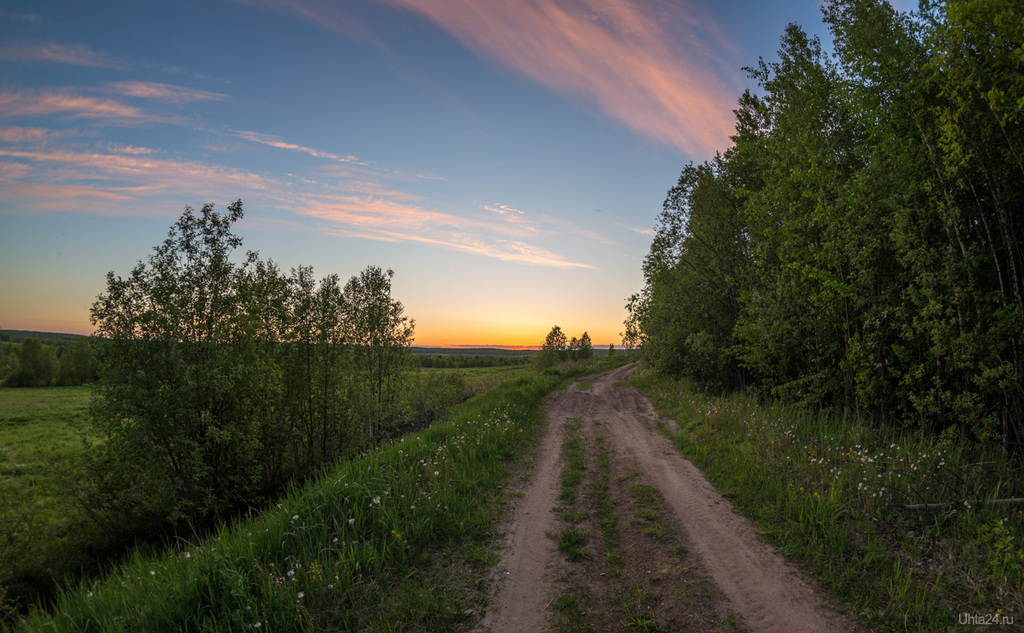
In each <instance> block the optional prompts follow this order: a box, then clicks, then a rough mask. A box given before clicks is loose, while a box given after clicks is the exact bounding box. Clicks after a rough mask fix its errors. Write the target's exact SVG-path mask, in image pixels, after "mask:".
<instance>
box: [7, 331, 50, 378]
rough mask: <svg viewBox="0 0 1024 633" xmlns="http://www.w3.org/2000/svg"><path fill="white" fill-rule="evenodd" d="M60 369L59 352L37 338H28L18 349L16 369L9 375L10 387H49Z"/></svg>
mask: <svg viewBox="0 0 1024 633" xmlns="http://www.w3.org/2000/svg"><path fill="white" fill-rule="evenodd" d="M59 371H60V365H59V363H58V361H57V353H56V350H54V349H53V348H52V347H50V346H48V345H43V344H42V343H40V342H39V339H36V338H31V337H30V338H26V339H25V340H24V341H22V343H21V347H20V349H19V350H18V363H17V366H16V369H14V370H13V371H12V372H11V374H10V375H9V376H8V377H7V381H6V383H5V384H6V385H7V386H8V387H49V386H50V385H52V384H53V383H54V382H55V381H56V380H57V376H58V374H59Z"/></svg>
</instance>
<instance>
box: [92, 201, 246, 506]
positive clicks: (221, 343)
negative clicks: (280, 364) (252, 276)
mask: <svg viewBox="0 0 1024 633" xmlns="http://www.w3.org/2000/svg"><path fill="white" fill-rule="evenodd" d="M241 217H242V204H241V201H238V202H235V203H233V204H231V205H230V206H229V207H228V212H227V213H226V214H223V215H222V214H219V213H216V212H215V211H214V210H213V206H212V205H206V206H204V207H203V209H202V211H201V213H200V214H199V215H196V214H194V213H193V211H192V209H191V208H188V207H186V209H185V212H184V213H183V214H182V216H181V217H180V218H179V219H178V221H177V222H176V223H175V224H174V225H173V227H172V228H171V231H170V233H169V235H168V238H167V239H166V240H165V241H164V243H163V244H161V245H160V246H158V247H157V248H156V249H154V253H153V254H152V255H151V256H150V258H149V261H148V264H146V263H142V262H140V263H139V264H138V265H137V266H136V267H135V268H134V269H133V270H132V272H131V274H130V276H129V277H128V278H121V277H118V276H115V275H114V273H112V272H111V273H109V274H108V275H107V290H106V292H105V293H103V294H101V295H100V296H99V298H98V299H97V301H96V303H94V304H93V307H92V321H93V323H94V324H95V325H96V328H97V331H96V333H97V336H98V337H99V338H101V339H102V340H104V344H103V345H102V346H101V347H100V365H101V374H100V377H101V380H100V383H99V386H98V389H97V392H96V396H95V398H94V400H93V419H94V423H95V426H96V432H97V434H98V435H99V436H100V437H101V438H102V442H101V443H99V444H98V445H96V446H94V447H93V450H92V452H91V460H90V465H91V468H92V470H93V472H94V473H95V475H96V479H95V481H96V482H98V483H99V484H100V487H99V489H97V491H96V492H97V498H96V500H97V501H99V502H102V503H103V504H104V505H106V506H107V507H108V508H109V509H110V510H111V511H113V512H125V513H127V514H129V515H132V516H137V517H139V518H143V519H145V520H150V521H154V522H163V521H167V520H169V521H170V522H171V523H173V524H178V525H185V524H188V525H192V526H199V525H202V524H204V523H206V522H208V521H209V520H210V519H212V518H214V517H217V516H222V515H224V514H225V513H226V512H229V511H231V510H233V509H234V508H237V507H240V506H242V505H243V504H246V503H248V502H250V501H252V500H253V499H254V494H255V493H256V491H257V488H258V485H259V466H258V464H257V461H256V458H257V455H258V453H259V451H258V450H257V449H258V447H257V446H256V444H255V443H256V440H257V437H258V434H255V433H253V432H252V431H253V428H252V420H251V418H250V414H251V413H252V411H253V410H254V405H259V404H263V403H264V402H263V400H262V396H261V389H263V388H264V387H265V381H264V380H263V376H262V375H261V372H260V366H261V365H262V364H263V363H264V362H265V361H261V360H260V359H258V358H257V357H256V354H257V352H258V349H257V348H255V347H253V346H249V345H238V344H232V343H239V342H242V341H245V340H249V332H251V331H252V330H253V329H254V328H256V327H258V326H256V325H254V324H252V323H250V322H249V318H248V317H249V315H247V314H246V313H245V311H244V309H243V308H244V307H245V303H244V298H245V295H244V293H240V292H239V291H238V290H239V287H240V286H241V285H242V281H243V280H244V278H245V276H246V274H247V273H248V272H249V269H250V268H251V267H252V265H253V263H254V262H255V260H256V255H255V254H254V253H250V254H249V255H248V256H247V257H246V259H245V261H244V262H243V264H241V265H237V264H234V263H233V262H232V261H231V259H230V257H231V254H232V252H233V251H234V250H236V249H237V248H238V247H240V246H241V242H242V240H241V238H240V237H238V236H236V235H234V234H233V233H232V232H231V226H232V224H234V223H235V222H236V221H238V220H239V219H240V218H241ZM140 515H141V516H140Z"/></svg>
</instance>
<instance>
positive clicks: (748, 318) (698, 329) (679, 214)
mask: <svg viewBox="0 0 1024 633" xmlns="http://www.w3.org/2000/svg"><path fill="white" fill-rule="evenodd" d="M824 16H825V21H826V22H827V24H828V26H829V28H830V29H831V31H832V33H833V35H834V41H835V50H836V58H835V61H833V60H831V59H829V58H828V57H826V56H825V55H824V54H823V53H822V50H821V45H820V43H819V42H818V41H817V40H816V39H813V38H810V37H808V36H807V34H806V33H805V32H804V31H803V30H802V29H801V28H800V27H798V26H796V25H790V26H789V27H788V28H787V29H786V32H785V34H784V35H783V37H782V39H781V48H780V50H779V61H777V62H771V63H769V62H765V61H763V60H762V61H761V62H760V63H759V64H758V65H757V66H756V67H754V68H752V69H748V70H749V72H750V75H751V77H752V78H753V79H754V80H756V81H757V83H758V86H759V91H758V92H757V93H756V94H755V93H753V92H747V93H744V94H743V95H742V96H741V98H740V102H739V108H738V109H737V111H736V114H737V125H736V134H735V136H734V137H733V140H734V141H735V145H734V146H733V147H732V148H730V149H729V150H728V151H727V152H726V153H725V154H724V155H723V156H719V157H716V158H715V159H714V160H712V161H710V162H708V163H705V164H703V165H700V166H693V165H690V166H688V167H686V168H685V169H684V170H683V172H682V175H681V176H680V179H679V183H678V184H677V186H676V187H674V188H673V189H672V190H670V191H669V195H668V198H667V199H666V202H665V209H664V212H663V213H662V215H661V217H660V218H659V222H658V233H657V235H656V237H655V239H654V242H653V244H652V246H651V252H650V254H649V255H648V257H647V259H646V260H645V262H644V275H645V281H646V284H645V287H644V289H643V290H642V291H641V292H640V293H638V294H637V295H634V296H633V297H631V298H630V299H629V302H628V304H627V307H628V309H629V319H628V320H627V322H626V338H627V340H629V341H630V342H632V343H634V344H642V345H643V348H644V352H645V354H646V356H647V357H648V359H649V360H650V361H651V362H652V364H653V365H654V366H655V367H657V368H658V369H660V370H662V371H666V372H670V373H679V374H686V375H688V376H690V377H692V378H693V379H694V380H696V381H697V382H698V383H699V384H701V385H702V386H704V387H706V388H708V387H709V388H713V389H723V388H724V389H729V388H735V387H743V386H754V387H756V388H757V389H758V390H759V391H760V392H761V393H762V394H765V395H773V396H779V397H783V398H785V399H787V400H790V401H798V402H803V403H805V404H808V405H812V406H815V407H824V408H832V409H845V410H849V411H854V412H859V413H866V414H869V415H871V416H872V417H873V418H875V419H876V420H878V421H880V422H888V423H896V424H911V425H916V426H920V427H922V428H926V429H931V430H934V431H942V430H943V429H946V428H950V427H954V428H956V429H957V430H958V431H959V433H960V434H961V435H962V436H964V437H966V438H969V439H971V440H976V441H983V442H985V441H999V442H1001V443H1002V444H1003V446H1004V448H1005V449H1006V450H1014V451H1019V450H1020V447H1021V428H1020V421H1021V420H1022V419H1024V249H1022V248H1021V244H1024V228H1022V226H1021V222H1020V221H1019V215H1020V211H1021V209H1022V205H1024V160H1022V158H1021V157H1022V156H1024V125H1022V123H1024V120H1022V114H1021V112H1022V110H1021V105H1022V101H1021V97H1020V95H1021V94H1024V84H1022V80H1021V77H1022V76H1024V53H1022V51H1024V49H1022V47H1021V42H1020V37H1019V36H1020V32H1021V28H1022V20H1024V13H1022V11H1021V9H1020V7H1019V6H1018V4H1017V3H1013V2H1008V1H1006V0H953V1H948V2H926V3H924V4H923V6H922V10H921V11H919V12H918V13H916V14H901V13H898V12H897V11H895V10H894V9H893V8H892V6H891V5H890V4H889V3H886V2H882V1H880V0H837V1H835V2H830V3H827V4H826V5H825V7H824Z"/></svg>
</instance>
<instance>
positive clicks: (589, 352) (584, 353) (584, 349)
mask: <svg viewBox="0 0 1024 633" xmlns="http://www.w3.org/2000/svg"><path fill="white" fill-rule="evenodd" d="M593 357H594V345H593V344H592V343H591V342H590V335H589V334H587V333H586V332H584V333H583V335H582V336H580V340H579V342H578V344H577V347H576V358H577V359H579V360H590V359H591V358H593Z"/></svg>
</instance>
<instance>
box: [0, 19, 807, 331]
mask: <svg viewBox="0 0 1024 633" xmlns="http://www.w3.org/2000/svg"><path fill="white" fill-rule="evenodd" d="M790 22H797V23H799V24H801V25H803V26H804V27H805V29H806V30H808V31H809V32H811V33H814V34H819V35H821V36H822V37H823V39H825V38H826V37H827V35H826V33H825V30H824V28H823V26H822V24H821V18H820V10H819V8H818V2H817V1H816V0H780V1H777V2H764V1H760V0H744V1H725V2H716V1H714V0H706V1H705V0H235V1H229V0H165V1H146V2H138V1H137V0H125V1H111V0H90V1H89V2H81V1H79V0H73V1H51V0H30V1H26V2H20V1H10V0H0V328H2V329H21V330H38V331H47V332H71V333H80V334H89V333H91V332H92V330H93V327H92V325H91V324H90V322H89V309H90V307H91V305H92V304H93V302H94V301H95V300H96V297H97V296H98V295H99V294H101V293H102V292H104V290H105V289H106V274H107V272H108V271H113V272H114V273H115V274H117V275H122V276H126V275H127V274H128V273H129V272H130V271H131V269H132V267H133V266H134V265H135V264H136V263H137V262H138V261H145V260H146V259H147V258H148V257H149V255H150V254H151V252H152V249H153V247H155V246H156V245H158V244H159V243H160V242H162V241H163V239H164V238H165V237H166V235H167V231H168V229H169V228H170V226H171V224H173V222H174V221H175V219H176V218H177V217H178V216H179V215H180V214H181V213H182V211H183V209H184V207H185V206H186V205H188V206H191V207H193V208H195V209H199V208H201V207H202V205H204V204H206V203H212V204H214V205H215V206H216V208H217V209H220V210H224V209H225V207H226V206H227V205H228V204H229V203H231V202H232V201H234V200H237V199H241V200H242V203H243V208H244V210H245V216H244V218H243V219H242V220H240V221H239V222H238V223H237V224H236V225H235V227H234V230H235V232H236V233H237V234H238V235H240V236H241V237H242V238H243V240H244V242H243V249H244V250H256V251H259V253H260V255H261V256H262V257H263V258H270V259H273V260H274V261H275V262H276V263H277V264H278V265H279V266H280V267H281V269H282V270H284V271H288V270H290V269H291V268H294V267H297V266H299V265H307V266H312V267H313V268H314V271H315V274H316V275H317V276H318V277H323V276H326V275H328V274H330V273H337V274H338V275H339V276H341V278H342V279H343V280H344V279H347V278H348V277H350V276H353V275H356V274H358V273H359V271H361V270H363V269H364V268H366V267H367V266H379V267H381V268H385V269H388V268H390V269H392V270H393V271H394V273H395V275H394V279H393V286H392V292H393V296H394V297H395V298H396V299H398V300H400V301H401V302H402V303H403V305H404V306H405V313H406V315H407V316H410V317H412V318H413V319H414V320H415V322H416V331H415V344H416V345H425V346H440V345H445V346H494V345H508V346H517V345H521V346H530V345H539V344H540V343H541V342H542V341H543V339H544V336H545V334H546V333H547V332H548V331H549V330H550V329H551V327H552V326H553V325H559V326H560V327H561V328H562V330H563V331H564V332H565V333H566V334H567V335H568V336H570V337H572V336H579V335H581V334H582V333H583V332H584V331H587V332H588V333H589V334H590V336H591V339H592V340H593V342H594V344H595V346H599V347H600V346H604V345H607V344H608V343H614V344H616V345H619V343H620V340H621V336H620V332H621V331H622V330H623V326H622V322H623V319H624V318H625V317H626V312H625V308H624V305H625V300H626V298H627V297H628V296H629V295H631V294H632V293H634V292H637V291H638V290H639V289H640V288H641V286H642V285H643V275H642V272H641V264H642V262H643V258H644V256H645V255H646V253H647V251H648V249H649V246H650V242H651V239H652V237H653V227H654V225H655V221H656V218H657V216H658V214H659V212H660V211H661V205H662V202H663V200H664V198H665V194H666V192H667V190H668V189H669V188H670V187H672V186H673V185H674V184H675V182H676V180H677V178H678V175H679V173H680V171H681V170H682V168H683V167H684V166H685V165H686V164H687V163H688V162H691V161H693V162H701V161H704V160H707V159H709V158H711V157H713V156H714V155H715V153H716V152H722V151H724V150H726V149H727V148H728V147H729V145H730V141H729V135H730V133H731V132H732V130H733V127H734V118H733V113H732V111H733V109H734V108H735V106H736V101H737V98H738V97H739V95H740V94H741V92H742V91H743V90H744V89H745V88H748V87H753V86H752V84H751V83H750V82H749V80H748V79H747V77H746V74H745V73H744V72H743V71H742V68H743V67H744V66H751V65H754V64H756V63H757V60H758V58H759V57H764V58H766V59H768V60H771V59H774V58H775V52H776V50H777V48H778V43H779V37H780V35H781V34H782V32H783V29H784V28H785V26H786V24H787V23H790Z"/></svg>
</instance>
